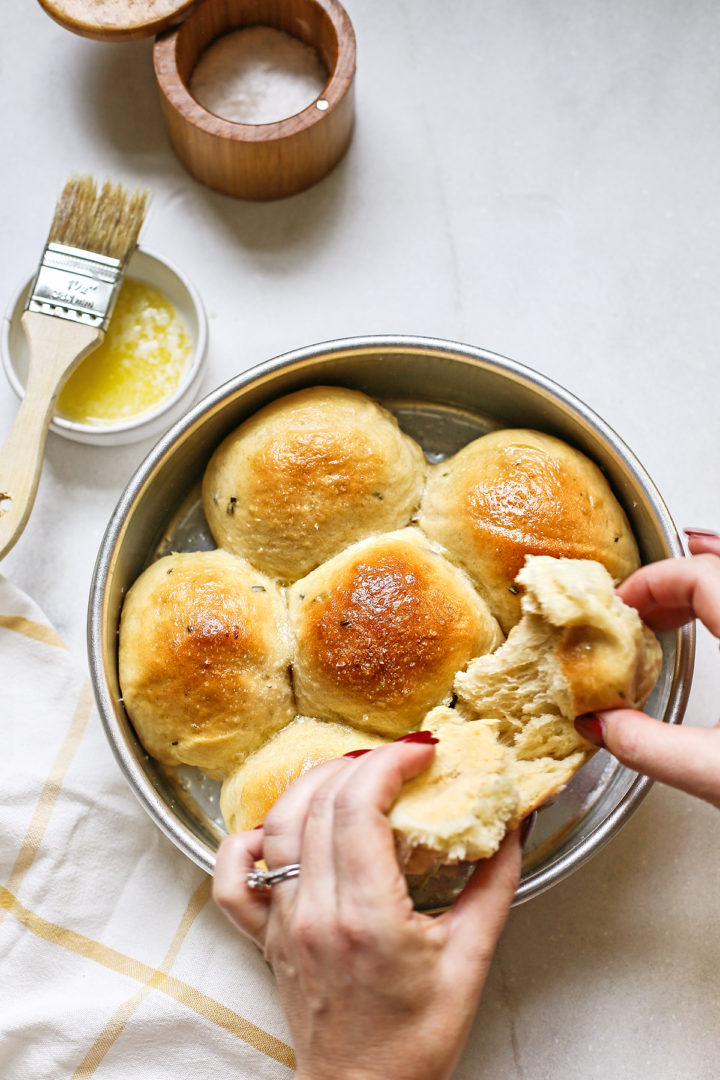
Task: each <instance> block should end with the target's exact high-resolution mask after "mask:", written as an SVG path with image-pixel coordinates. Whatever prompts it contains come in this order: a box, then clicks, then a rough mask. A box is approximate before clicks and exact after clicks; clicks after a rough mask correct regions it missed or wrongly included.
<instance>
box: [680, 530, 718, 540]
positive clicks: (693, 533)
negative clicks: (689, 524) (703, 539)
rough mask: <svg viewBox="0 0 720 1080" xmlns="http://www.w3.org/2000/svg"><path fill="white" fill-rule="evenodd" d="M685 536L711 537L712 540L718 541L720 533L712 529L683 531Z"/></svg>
mask: <svg viewBox="0 0 720 1080" xmlns="http://www.w3.org/2000/svg"><path fill="white" fill-rule="evenodd" d="M683 532H684V533H685V535H686V536H711V537H712V538H713V540H720V533H717V532H713V530H712V529H683Z"/></svg>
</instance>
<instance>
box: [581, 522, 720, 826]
mask: <svg viewBox="0 0 720 1080" xmlns="http://www.w3.org/2000/svg"><path fill="white" fill-rule="evenodd" d="M688 536H689V548H690V552H691V554H692V558H689V559H666V560H663V561H662V562H656V563H651V564H650V565H649V566H643V567H641V569H640V570H637V571H636V572H635V573H634V574H631V576H630V577H629V578H628V579H627V581H625V582H623V584H622V585H621V586H620V588H619V589H618V594H619V595H620V596H621V597H622V599H623V600H624V601H625V603H626V604H629V605H630V606H631V607H634V608H637V610H638V611H639V613H640V615H641V617H642V618H643V619H644V621H645V622H646V623H647V624H648V626H651V627H652V628H653V629H654V630H658V631H661V630H670V629H673V628H674V627H678V626H681V625H682V624H683V623H686V622H689V621H690V620H691V619H692V618H695V617H697V618H698V619H700V621H701V622H702V623H704V625H705V626H706V627H707V628H708V630H709V631H710V632H711V633H712V634H714V635H715V637H720V536H717V535H715V534H713V533H700V532H690V531H688ZM575 725H576V727H577V729H578V731H579V732H580V733H581V735H584V736H585V738H587V739H589V740H590V741H591V742H594V743H595V744H596V745H598V746H605V747H606V748H607V749H608V750H609V751H610V752H611V753H612V754H614V755H615V757H616V758H618V760H619V761H621V762H622V763H623V764H624V765H627V766H628V767H629V768H631V769H635V770H636V771H637V772H641V773H644V774H645V775H646V776H650V777H652V779H653V780H661V781H662V782H663V783H665V784H670V785H671V786H672V787H676V788H680V790H682V791H687V792H688V793H689V794H690V795H697V796H698V797H699V798H701V799H705V800H707V802H709V803H712V804H713V805H714V806H717V807H718V808H719V809H720V725H717V726H715V727H714V728H710V729H708V728H696V727H695V728H693V727H679V726H675V725H671V724H661V723H659V722H658V721H657V720H654V719H652V718H651V717H649V716H646V715H645V714H644V713H640V712H635V711H634V710H632V709H613V710H611V711H608V712H599V713H597V714H595V715H593V716H581V717H578V719H577V720H576V721H575Z"/></svg>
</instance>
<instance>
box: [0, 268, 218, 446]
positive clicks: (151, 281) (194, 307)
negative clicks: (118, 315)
mask: <svg viewBox="0 0 720 1080" xmlns="http://www.w3.org/2000/svg"><path fill="white" fill-rule="evenodd" d="M127 276H129V277H134V278H138V279H139V280H140V281H144V282H146V283H147V284H148V285H153V286H154V287H155V288H157V289H159V290H160V292H162V293H164V295H165V296H166V297H167V298H168V300H169V301H170V302H171V304H172V305H173V307H174V308H175V310H176V311H177V313H178V315H179V316H180V318H181V319H182V320H183V322H184V324H185V328H186V330H187V332H188V335H189V337H190V339H191V341H192V343H193V348H192V352H191V354H190V358H189V360H188V364H187V367H186V369H185V373H184V375H183V379H182V382H181V384H180V386H179V387H178V389H177V390H176V391H175V393H174V394H173V395H172V396H171V397H169V398H167V399H166V400H165V401H163V402H162V403H161V404H160V405H158V406H157V407H156V408H154V409H149V410H148V411H147V412H145V413H143V414H142V415H140V416H135V417H133V418H132V419H131V420H125V421H123V422H121V423H115V424H81V423H77V422H76V421H74V420H68V419H66V418H65V417H63V416H59V415H56V416H55V417H54V418H53V420H52V421H51V423H50V430H51V431H54V432H55V433H56V434H57V435H63V436H64V437H65V438H67V439H73V440H74V441H75V442H81V443H92V444H94V445H96V446H110V445H118V444H120V443H130V442H136V441H138V440H140V439H147V438H151V437H156V436H158V435H160V434H161V433H162V432H163V431H165V430H166V429H167V428H169V427H170V426H171V425H172V424H174V423H175V421H176V420H178V419H179V418H180V417H181V416H182V415H183V413H185V412H186V411H187V409H188V408H189V407H190V405H191V404H192V403H193V401H194V400H195V397H196V396H197V394H198V391H199V389H200V380H201V376H202V371H203V367H204V363H205V354H206V352H207V316H206V314H205V308H204V307H203V303H202V300H201V298H200V294H199V293H198V291H197V289H196V288H195V286H194V285H193V284H192V282H190V281H189V280H188V278H187V277H186V276H185V275H184V274H183V273H182V272H181V271H180V270H178V269H177V267H175V266H173V265H172V263H170V262H168V260H167V259H165V258H163V257H161V256H160V255H156V254H153V253H151V252H149V251H145V250H144V249H143V248H137V249H136V251H135V252H134V253H133V255H132V256H131V258H130V261H129V263H128V267H127ZM32 280H33V279H32V277H29V278H28V279H27V280H26V281H25V282H24V283H23V284H22V286H21V287H20V288H19V289H18V290H17V292H16V293H15V295H14V296H13V297H12V299H11V301H10V304H9V306H8V309H7V313H6V315H5V318H4V319H3V325H2V339H1V341H0V350H1V352H2V363H3V367H4V369H5V374H6V376H7V379H8V382H9V383H10V386H11V387H12V388H13V390H14V391H15V393H16V394H17V397H18V398H19V399H21V398H22V397H23V395H24V393H25V383H26V380H27V369H28V348H27V342H26V340H25V333H24V331H23V328H22V324H21V322H20V319H21V316H22V313H23V311H24V310H25V302H26V300H27V296H28V293H29V291H30V286H31V285H32Z"/></svg>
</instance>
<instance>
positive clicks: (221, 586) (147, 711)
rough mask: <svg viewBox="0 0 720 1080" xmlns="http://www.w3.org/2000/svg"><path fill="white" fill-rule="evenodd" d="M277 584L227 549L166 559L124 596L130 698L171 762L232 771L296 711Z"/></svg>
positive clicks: (131, 712) (125, 678) (153, 744)
mask: <svg viewBox="0 0 720 1080" xmlns="http://www.w3.org/2000/svg"><path fill="white" fill-rule="evenodd" d="M290 658H291V650H290V637H289V630H288V624H287V614H286V608H285V604H284V601H283V598H282V596H281V594H280V591H279V589H278V587H277V586H276V585H275V583H274V582H272V581H271V580H270V579H269V578H267V577H265V576H264V575H263V574H260V573H259V572H258V571H257V570H255V569H254V568H253V567H252V566H250V564H249V563H248V562H246V561H245V560H244V559H240V558H238V557H237V556H236V555H231V554H229V553H228V552H226V551H196V552H187V553H184V554H177V555H168V556H166V557H165V558H162V559H158V561H157V562H154V563H153V564H152V565H151V566H149V567H148V568H147V570H145V571H144V573H142V574H141V575H140V577H139V578H138V579H137V581H136V582H135V583H134V584H133V586H132V588H131V589H130V591H129V592H128V594H127V597H126V598H125V603H124V605H123V610H122V618H121V621H120V645H119V675H120V687H121V690H122V695H123V701H124V703H125V708H126V710H127V713H128V716H129V717H130V719H131V720H132V723H133V725H134V727H135V730H136V731H137V734H138V737H139V738H140V741H141V742H142V744H143V746H144V747H145V749H146V750H147V751H148V753H150V754H152V755H153V757H156V758H157V759H158V760H159V761H161V762H162V763H163V764H165V765H177V764H180V763H185V764H187V765H197V766H199V767H200V768H201V769H204V770H205V771H206V772H208V773H210V774H211V775H217V774H224V773H226V772H227V771H228V770H229V769H230V768H231V767H232V766H233V765H234V764H235V763H236V762H237V761H239V760H241V759H242V758H243V757H244V756H245V755H246V754H248V753H250V752H251V751H252V750H255V749H256V748H257V747H258V746H260V745H261V744H262V743H263V742H264V741H265V740H266V739H267V738H268V737H269V736H270V735H272V734H273V732H275V731H277V730H278V728H281V727H283V726H284V725H285V724H287V723H288V722H289V721H290V720H291V719H292V717H293V716H294V715H295V706H294V701H293V695H292V689H291V685H290V676H289V670H288V668H289V664H290Z"/></svg>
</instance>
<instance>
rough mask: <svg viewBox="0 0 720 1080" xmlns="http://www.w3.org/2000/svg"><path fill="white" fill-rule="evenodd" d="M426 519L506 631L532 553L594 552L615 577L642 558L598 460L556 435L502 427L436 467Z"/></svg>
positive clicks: (422, 521)
mask: <svg viewBox="0 0 720 1080" xmlns="http://www.w3.org/2000/svg"><path fill="white" fill-rule="evenodd" d="M418 520H419V525H420V527H421V528H422V529H423V530H424V532H426V533H427V535H428V536H429V537H431V538H432V539H433V540H435V541H437V542H438V543H439V544H441V545H442V546H443V548H444V549H445V550H446V552H447V554H448V557H449V558H450V559H452V560H453V561H454V562H457V563H458V564H459V565H460V566H463V567H464V568H465V570H466V571H467V572H468V573H469V574H470V576H471V578H472V579H473V581H474V582H475V585H476V587H477V588H478V590H479V591H480V593H481V595H482V596H483V597H484V598H485V599H486V600H487V602H488V605H489V607H490V610H491V611H492V613H493V614H494V615H495V617H496V618H497V619H498V621H499V622H500V625H501V626H502V628H503V630H504V632H505V633H507V632H508V631H509V629H510V627H511V626H513V625H514V624H515V623H516V622H517V621H518V619H519V618H520V600H519V596H518V594H517V592H518V591H517V588H516V586H515V578H516V575H517V574H518V572H519V570H520V569H521V567H522V565H523V563H524V560H525V556H526V555H551V556H554V557H557V558H571V559H592V560H594V561H596V562H600V563H602V564H603V566H605V567H606V569H607V570H608V572H609V573H610V575H611V577H612V578H613V580H614V581H615V583H616V584H619V583H620V582H621V581H623V580H624V579H625V578H626V577H627V576H628V575H629V574H630V573H632V571H633V570H636V569H637V567H638V566H639V565H640V558H639V554H638V548H637V544H636V542H635V538H634V537H633V534H632V530H631V528H630V524H629V522H628V520H627V517H626V516H625V512H624V511H623V509H622V507H621V506H620V503H619V502H618V500H617V498H616V497H615V495H614V494H613V492H612V490H611V488H610V485H609V484H608V482H607V480H606V479H605V477H604V476H603V474H602V472H601V471H600V469H599V468H598V466H597V465H596V464H595V463H594V462H592V461H590V459H589V458H587V457H586V456H585V455H584V454H582V453H581V452H580V451H579V450H577V449H576V448H575V447H573V446H570V445H569V444H568V443H566V442H564V441H563V440H561V439H557V438H555V437H554V436H552V435H546V434H545V433H543V432H540V431H532V430H529V429H524V428H503V429H501V430H499V431H492V432H490V433H489V434H488V435H483V436H481V437H480V438H479V439H475V440H474V441H473V442H471V443H469V444H468V445H467V446H465V447H463V448H462V450H460V451H458V453H456V454H454V455H453V456H452V457H451V458H448V459H447V460H446V461H443V462H441V463H440V464H438V465H435V466H433V467H432V469H431V471H430V474H429V476H428V481H427V485H426V488H425V493H424V496H423V500H422V506H421V510H420V515H419V519H418Z"/></svg>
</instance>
